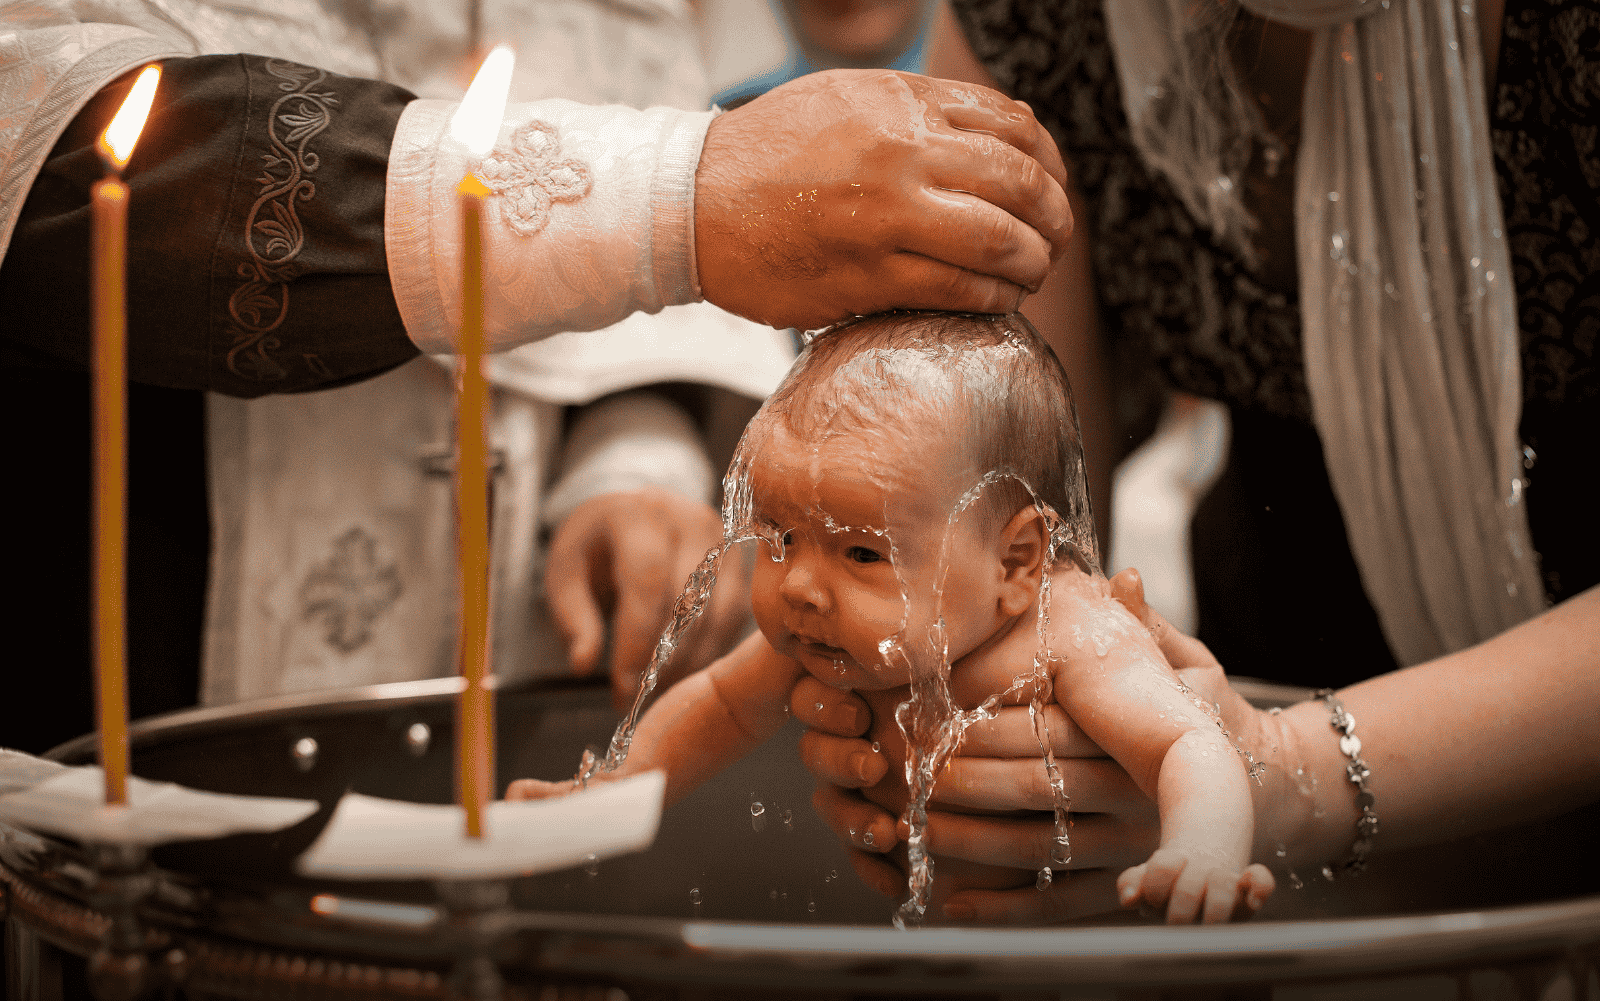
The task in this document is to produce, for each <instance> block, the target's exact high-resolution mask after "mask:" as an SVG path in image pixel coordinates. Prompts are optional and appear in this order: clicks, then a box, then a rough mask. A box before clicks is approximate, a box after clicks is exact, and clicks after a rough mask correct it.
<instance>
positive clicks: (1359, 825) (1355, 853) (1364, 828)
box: [1311, 688, 1378, 881]
mask: <svg viewBox="0 0 1600 1001" xmlns="http://www.w3.org/2000/svg"><path fill="white" fill-rule="evenodd" d="M1311 695H1312V698H1318V699H1321V700H1322V701H1323V702H1325V703H1327V705H1328V711H1329V712H1330V713H1331V715H1330V716H1329V718H1328V725H1329V726H1330V727H1332V728H1333V730H1334V732H1336V733H1338V734H1339V750H1341V751H1343V752H1344V756H1345V757H1347V758H1349V759H1350V761H1349V762H1348V763H1347V764H1346V765H1345V766H1344V774H1345V777H1346V778H1348V779H1349V780H1350V784H1351V785H1353V786H1355V787H1356V806H1358V807H1360V808H1361V816H1360V817H1359V818H1358V819H1357V820H1356V840H1355V843H1354V844H1352V845H1351V846H1350V857H1349V858H1347V859H1345V860H1343V861H1341V862H1336V863H1335V862H1330V863H1328V864H1327V865H1324V866H1323V867H1322V878H1323V879H1326V880H1329V881H1332V880H1334V879H1336V878H1337V877H1339V876H1354V875H1356V874H1357V873H1359V872H1361V871H1362V870H1364V869H1365V868H1366V867H1367V855H1368V854H1369V853H1370V852H1371V851H1372V838H1373V835H1375V834H1377V833H1378V814H1377V811H1376V810H1374V809H1373V807H1374V806H1375V805H1376V804H1377V798H1376V797H1375V796H1373V795H1372V791H1371V790H1370V789H1368V788H1367V779H1368V778H1370V777H1371V775H1372V769H1370V768H1368V767H1367V763H1366V762H1365V761H1363V760H1361V738H1360V737H1357V736H1356V718H1355V716H1354V715H1352V714H1351V713H1350V712H1349V710H1347V709H1345V707H1344V703H1343V702H1340V701H1339V697H1338V696H1336V695H1334V694H1333V689H1331V688H1319V689H1318V690H1317V691H1315V692H1312V693H1311Z"/></svg>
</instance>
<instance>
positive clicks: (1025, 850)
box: [792, 570, 1263, 924]
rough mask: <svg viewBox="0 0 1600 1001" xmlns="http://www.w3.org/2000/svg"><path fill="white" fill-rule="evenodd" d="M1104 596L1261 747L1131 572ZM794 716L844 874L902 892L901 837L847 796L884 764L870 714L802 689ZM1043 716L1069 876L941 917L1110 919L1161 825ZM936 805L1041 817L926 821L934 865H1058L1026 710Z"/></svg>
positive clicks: (968, 899)
mask: <svg viewBox="0 0 1600 1001" xmlns="http://www.w3.org/2000/svg"><path fill="white" fill-rule="evenodd" d="M1112 593H1113V594H1114V595H1116V597H1117V598H1118V599H1119V600H1121V601H1122V602H1123V604H1124V605H1126V606H1127V607H1128V608H1129V609H1130V610H1131V611H1133V613H1134V614H1135V615H1137V616H1138V617H1139V619H1140V620H1141V621H1142V622H1144V624H1145V625H1146V627H1147V628H1149V629H1150V630H1151V631H1152V633H1153V634H1154V635H1155V636H1156V638H1157V640H1158V642H1159V644H1160V647H1161V651H1162V653H1163V654H1164V655H1165V656H1166V657H1167V659H1168V661H1169V663H1171V664H1172V666H1173V667H1174V669H1176V670H1177V671H1178V672H1179V676H1180V677H1181V678H1182V679H1183V681H1184V683H1185V684H1187V685H1188V686H1189V687H1190V688H1191V689H1193V690H1194V692H1195V693H1196V695H1197V696H1199V697H1201V698H1204V699H1205V700H1206V701H1208V702H1210V703H1212V704H1213V705H1218V706H1219V708H1220V712H1221V715H1222V719H1223V723H1224V725H1225V726H1227V727H1228V729H1229V730H1230V731H1231V732H1233V733H1234V734H1236V735H1242V739H1246V740H1247V742H1246V743H1245V746H1246V747H1251V746H1261V745H1259V744H1257V743H1255V742H1256V741H1258V740H1259V739H1261V738H1260V734H1261V730H1262V727H1261V725H1260V719H1261V717H1262V716H1263V714H1261V713H1258V712H1257V711H1256V710H1255V709H1254V708H1252V707H1251V706H1250V704H1249V703H1248V702H1246V701H1245V700H1244V699H1243V698H1242V697H1240V696H1238V695H1237V694H1236V693H1234V692H1233V691H1232V689H1230V688H1229V687H1228V684H1227V678H1226V676H1225V675H1224V673H1223V671H1222V669H1221V667H1220V666H1218V664H1217V662H1216V659H1215V658H1214V657H1212V656H1211V653H1210V651H1209V650H1207V649H1206V647H1205V645H1204V644H1202V643H1200V642H1199V641H1198V640H1195V639H1193V638H1191V637H1188V636H1185V635H1183V634H1182V633H1180V632H1179V631H1178V630H1176V629H1173V628H1172V627H1171V626H1170V625H1169V624H1168V623H1167V622H1166V621H1165V620H1164V619H1162V618H1161V616H1160V615H1159V614H1158V613H1156V612H1155V611H1154V610H1153V609H1151V608H1149V607H1148V606H1147V605H1146V604H1145V602H1144V591H1143V586H1142V584H1141V582H1140V580H1139V576H1138V573H1137V571H1132V570H1127V571H1123V572H1122V573H1120V574H1118V575H1117V576H1116V577H1114V578H1113V579H1112ZM955 694H956V696H957V699H958V701H963V704H970V703H971V702H972V701H976V699H966V698H964V697H965V696H966V695H975V696H976V697H977V698H981V697H982V695H983V693H959V692H958V693H955ZM818 706H821V707H822V708H820V709H819V708H817V707H818ZM792 708H793V711H794V714H795V716H796V718H798V719H800V721H801V722H803V723H805V724H806V725H807V726H809V727H811V728H812V729H811V730H810V731H809V732H808V733H806V734H805V736H804V737H803V738H802V740H801V757H802V759H803V760H804V761H805V763H806V767H807V768H809V769H810V770H811V771H812V773H813V774H815V775H816V776H817V777H818V779H819V782H818V785H817V789H816V792H815V793H814V794H813V798H812V803H813V805H814V806H815V808H816V809H817V812H818V813H819V814H820V815H821V816H822V818H823V819H824V821H825V822H827V823H828V825H829V826H830V827H832V828H833V829H834V831H835V833H837V834H839V835H840V836H841V837H842V838H843V839H845V840H846V841H847V842H848V843H849V844H850V845H851V847H852V848H853V849H855V850H854V851H853V852H852V857H851V863H852V866H853V867H854V868H855V870H856V872H857V874H858V875H860V876H861V878H862V880H863V881H864V882H866V883H867V885H869V886H871V887H873V888H874V889H877V890H879V891H880V892H882V893H885V894H886V895H891V896H892V895H898V894H901V893H903V892H904V889H905V879H904V877H903V875H902V874H901V872H900V870H899V868H898V866H896V865H895V864H894V863H892V862H891V861H889V859H888V858H887V857H886V853H888V852H889V851H890V850H891V849H893V848H894V847H895V845H896V844H897V843H898V842H899V841H900V840H902V839H903V838H904V837H905V834H906V829H905V826H904V824H903V823H899V822H898V821H897V818H894V817H892V816H890V815H889V814H888V813H886V812H885V811H884V810H882V809H880V808H879V807H877V806H875V805H874V804H872V803H870V802H868V801H867V800H866V799H865V798H864V797H862V796H861V795H860V794H859V793H856V792H854V791H853V790H856V789H860V788H864V787H868V786H872V785H875V784H876V783H877V782H879V781H880V780H882V779H883V777H884V773H885V770H886V764H885V762H884V760H883V757H882V755H877V754H874V753H873V752H872V750H871V747H870V745H868V744H867V743H866V742H865V741H863V740H859V739H852V738H854V737H855V735H857V734H860V733H863V732H865V730H866V728H867V726H868V724H869V723H870V718H869V713H868V711H867V708H866V704H865V703H864V702H862V701H861V700H860V699H859V698H857V697H856V696H854V695H852V694H850V693H847V692H839V691H835V690H833V689H829V688H827V687H826V686H824V685H822V684H821V683H820V682H816V681H814V680H812V679H810V678H807V679H805V680H804V681H802V683H801V684H800V686H798V687H797V688H796V689H795V694H794V698H793V700H792ZM1045 713H1046V721H1047V722H1048V724H1049V730H1050V742H1051V745H1052V751H1053V753H1054V754H1055V755H1056V759H1057V766H1058V767H1059V768H1060V770H1061V777H1062V779H1063V781H1064V783H1065V785H1066V788H1067V791H1068V793H1069V794H1070V795H1071V797H1072V812H1071V818H1072V824H1073V826H1072V828H1071V852H1072V862H1071V864H1070V866H1069V867H1068V872H1066V873H1057V874H1056V876H1055V879H1054V880H1053V881H1052V883H1051V885H1050V887H1049V888H1048V889H1047V890H1044V891H1038V890H1035V889H1032V888H1029V889H1023V890H1001V891H994V890H967V891H960V892H957V893H955V894H954V895H952V896H951V898H950V899H949V902H948V903H947V904H946V907H945V914H944V916H945V917H946V918H948V919H951V920H967V921H976V922H980V923H988V924H1050V923H1059V922H1062V921H1068V920H1073V919H1075V918H1080V917H1086V916H1089V915H1093V914H1099V913H1104V912H1106V911H1111V910H1115V909H1116V908H1117V907H1118V902H1117V891H1116V880H1117V877H1118V875H1119V874H1120V873H1121V872H1122V870H1124V869H1126V868H1127V867H1129V866H1131V865H1135V864H1137V863H1140V862H1143V861H1145V860H1146V859H1148V858H1149V857H1150V855H1151V853H1152V852H1153V851H1154V850H1155V848H1156V847H1157V844H1158V842H1159V838H1160V817H1159V815H1158V813H1157V810H1156V807H1155V804H1154V803H1152V802H1151V801H1150V800H1149V799H1148V798H1147V797H1146V796H1145V795H1144V794H1143V793H1142V792H1141V791H1140V790H1139V789H1138V787H1137V786H1136V785H1135V784H1134V782H1133V780H1132V779H1131V778H1129V777H1128V775H1127V773H1126V772H1124V771H1123V770H1122V768H1121V766H1119V765H1118V764H1117V763H1116V762H1115V761H1113V760H1111V759H1110V758H1108V757H1106V756H1105V754H1104V752H1102V751H1101V750H1100V749H1099V748H1098V747H1096V746H1095V745H1094V743H1093V742H1092V741H1090V740H1089V739H1088V738H1087V737H1085V736H1084V735H1083V734H1082V733H1081V732H1080V731H1079V730H1078V729H1077V728H1076V727H1075V726H1074V725H1073V724H1072V722H1071V721H1070V720H1069V719H1068V718H1067V717H1066V716H1065V715H1064V714H1063V713H1062V712H1061V710H1060V709H1059V707H1057V706H1054V705H1050V706H1047V707H1045ZM1243 735H1248V737H1245V736H1243ZM933 801H934V803H935V804H937V805H939V806H944V807H951V808H955V809H963V808H965V809H982V810H1017V811H1036V812H1035V813H1033V814H1032V815H1028V814H1023V815H1020V816H1007V817H996V816H985V815H977V814H970V813H959V812H951V811H950V810H938V811H935V812H931V813H930V814H929V821H928V833H927V840H928V847H929V851H931V852H933V853H934V854H936V855H945V856H950V857H955V858H961V859H966V860H968V861H972V862H979V863H984V864H989V865H1003V866H1014V867H1020V868H1028V869H1042V868H1044V867H1045V866H1050V865H1052V863H1051V861H1050V854H1051V851H1052V849H1053V848H1054V836H1055V827H1054V821H1053V818H1052V817H1051V816H1050V814H1049V812H1048V811H1049V810H1050V809H1051V806H1052V802H1051V796H1050V791H1049V786H1048V784H1047V783H1046V780H1045V774H1044V768H1043V766H1042V763H1041V760H1040V755H1039V744H1038V740H1037V738H1036V737H1035V736H1034V730H1033V724H1032V721H1031V719H1030V718H1029V715H1028V712H1027V708H1026V706H1013V707H1009V708H1005V709H1002V710H1001V711H1000V714H999V715H998V716H997V717H996V718H995V719H993V720H990V721H987V722H985V723H980V724H977V725H975V726H973V727H972V728H971V729H969V730H968V731H967V737H966V739H965V740H964V741H963V742H962V747H961V756H960V757H957V758H956V759H955V760H954V761H952V762H951V765H950V767H949V769H948V770H947V771H946V772H945V774H944V775H943V776H941V777H940V779H939V784H938V786H937V787H936V789H935V792H934V798H933ZM868 832H870V833H871V835H872V836H871V838H870V840H868V839H867V838H866V837H865V835H866V834H867V833H868ZM1257 844H1258V845H1259V844H1261V839H1260V837H1258V839H1257ZM1057 868H1059V867H1057Z"/></svg>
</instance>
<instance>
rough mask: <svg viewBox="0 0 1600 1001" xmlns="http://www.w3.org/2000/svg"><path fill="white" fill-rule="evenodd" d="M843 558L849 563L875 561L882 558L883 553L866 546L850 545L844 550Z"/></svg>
mask: <svg viewBox="0 0 1600 1001" xmlns="http://www.w3.org/2000/svg"><path fill="white" fill-rule="evenodd" d="M844 555H845V559H848V560H849V561H850V562H851V563H877V562H878V561H880V560H882V559H883V554H882V553H879V552H876V551H874V550H871V549H868V548H867V547H866V546H851V547H850V548H849V549H847V550H845V554H844Z"/></svg>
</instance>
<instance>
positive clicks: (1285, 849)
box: [1274, 841, 1289, 858]
mask: <svg viewBox="0 0 1600 1001" xmlns="http://www.w3.org/2000/svg"><path fill="white" fill-rule="evenodd" d="M1274 854H1276V855H1277V856H1278V857H1279V858H1288V857H1289V846H1288V845H1285V844H1284V843H1283V842H1281V841H1280V842H1278V847H1277V849H1276V851H1275V852H1274Z"/></svg>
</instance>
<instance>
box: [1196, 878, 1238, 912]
mask: <svg viewBox="0 0 1600 1001" xmlns="http://www.w3.org/2000/svg"><path fill="white" fill-rule="evenodd" d="M1243 883H1244V878H1243V877H1242V876H1240V875H1238V874H1236V873H1232V872H1228V871H1226V870H1214V871H1213V872H1212V873H1211V874H1210V875H1209V876H1207V877H1206V879H1205V883H1204V886H1205V889H1204V891H1203V892H1204V894H1205V902H1204V904H1203V905H1202V906H1201V911H1200V920H1202V921H1204V922H1205V923H1206V924H1208V925H1220V924H1226V923H1228V921H1230V920H1232V918H1233V915H1234V913H1235V912H1236V911H1237V910H1238V909H1239V906H1240V900H1241V898H1243V897H1244V894H1243V893H1241V892H1240V891H1241V889H1242V888H1243V886H1242V884H1243Z"/></svg>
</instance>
